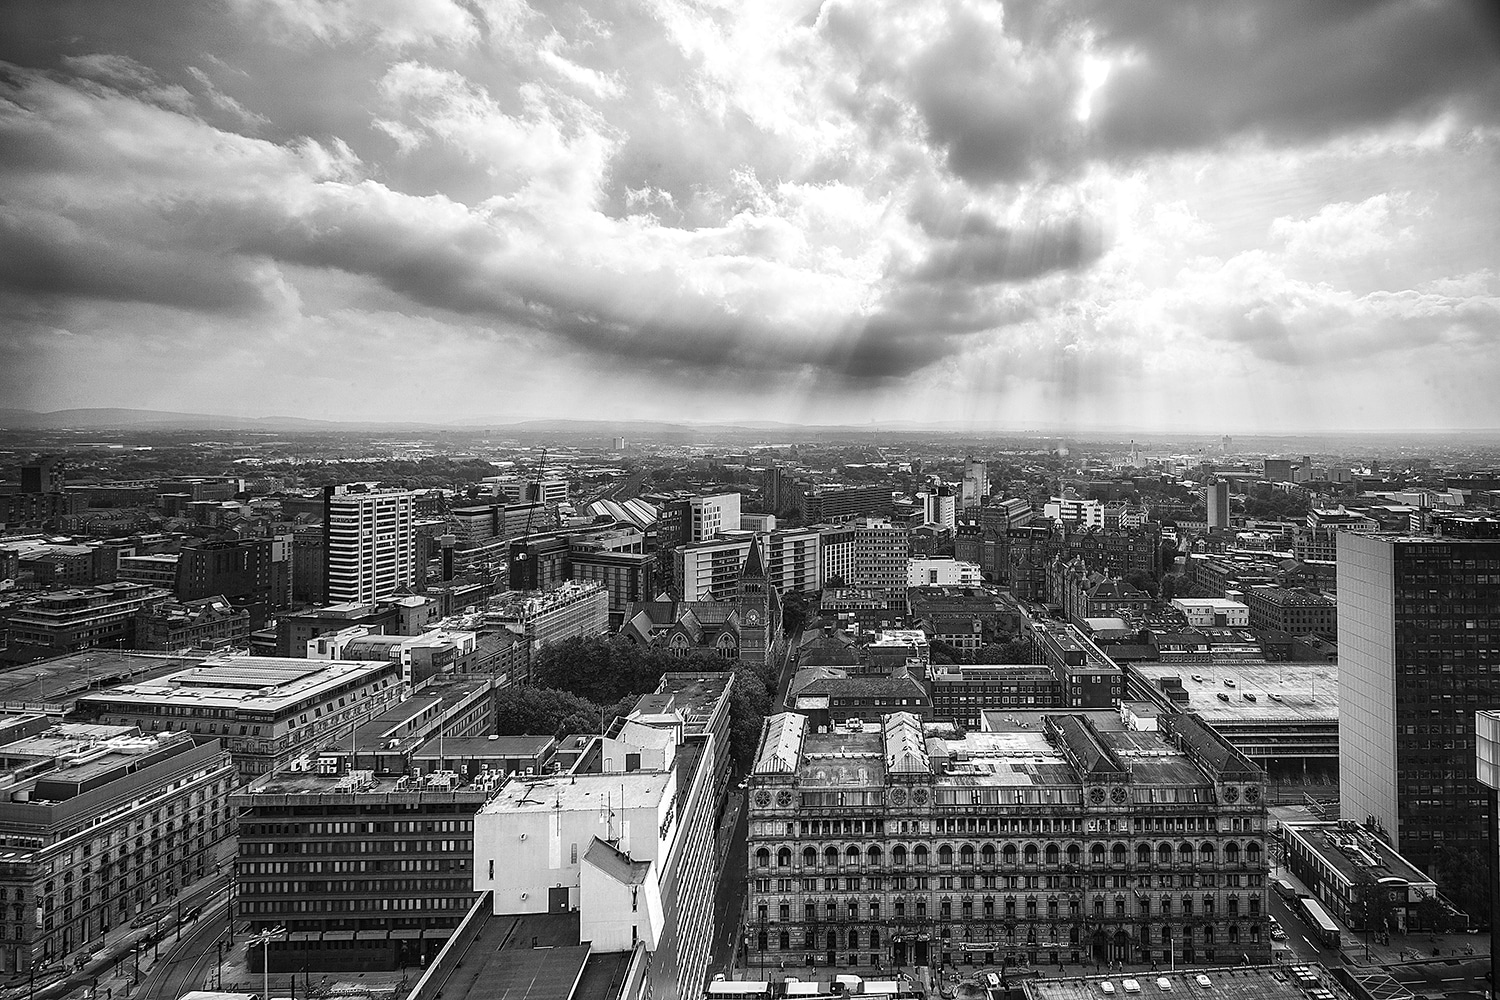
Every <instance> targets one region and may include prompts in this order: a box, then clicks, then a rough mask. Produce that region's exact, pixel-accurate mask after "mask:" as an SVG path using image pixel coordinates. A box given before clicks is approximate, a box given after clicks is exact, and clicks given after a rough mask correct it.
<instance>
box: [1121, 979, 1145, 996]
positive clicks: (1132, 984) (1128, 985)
mask: <svg viewBox="0 0 1500 1000" xmlns="http://www.w3.org/2000/svg"><path fill="white" fill-rule="evenodd" d="M1120 985H1121V986H1123V987H1125V992H1126V993H1139V992H1140V991H1141V984H1140V983H1138V982H1136V981H1135V980H1134V979H1127V980H1125V981H1124V982H1123V983H1121V984H1120Z"/></svg>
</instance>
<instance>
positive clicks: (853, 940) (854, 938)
mask: <svg viewBox="0 0 1500 1000" xmlns="http://www.w3.org/2000/svg"><path fill="white" fill-rule="evenodd" d="M849 947H851V948H858V947H859V931H857V930H852V929H851V930H850V931H849Z"/></svg>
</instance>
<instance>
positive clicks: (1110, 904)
mask: <svg viewBox="0 0 1500 1000" xmlns="http://www.w3.org/2000/svg"><path fill="white" fill-rule="evenodd" d="M1009 722H1010V726H1009V727H1008V728H1007V729H1005V730H1003V731H998V732H984V733H970V734H968V735H967V736H964V737H962V738H954V737H952V736H951V735H950V736H931V735H928V734H927V732H925V731H924V729H923V727H922V725H921V724H920V722H919V721H918V719H917V718H916V717H915V716H914V715H911V714H909V713H898V714H893V715H888V716H886V717H885V718H884V720H883V721H882V723H881V725H880V726H879V727H877V728H874V729H871V728H869V727H866V728H865V729H863V730H862V731H860V732H839V731H834V732H828V733H816V732H812V731H811V727H810V726H809V725H808V724H807V721H806V719H805V718H804V717H802V716H800V715H796V714H792V713H785V714H781V715H777V716H773V717H771V718H770V719H768V720H767V722H766V725H765V729H764V730H763V732H762V737H761V743H760V748H759V752H758V755H757V759H756V763H755V767H754V770H753V772H752V774H751V779H750V799H749V807H750V826H749V843H748V851H749V876H748V878H749V880H750V886H749V894H748V895H749V914H748V919H749V927H748V932H749V941H750V949H751V955H752V960H755V958H756V957H757V956H759V958H761V959H763V960H765V961H767V962H776V961H791V962H793V963H794V964H797V965H806V964H809V963H811V964H815V965H820V966H854V967H871V966H877V965H885V966H889V965H895V966H903V965H928V964H932V965H936V964H938V963H942V964H956V963H964V962H981V963H983V964H999V963H1001V962H1005V963H1008V964H1012V965H1014V964H1017V963H1019V962H1020V961H1022V960H1023V959H1024V960H1025V961H1027V962H1030V963H1032V964H1034V965H1035V964H1040V963H1043V962H1050V963H1056V962H1058V961H1060V960H1066V961H1071V962H1075V963H1076V962H1079V961H1081V960H1083V959H1085V958H1089V959H1093V960H1097V961H1116V960H1121V961H1128V962H1152V961H1155V962H1160V963H1162V964H1163V965H1166V964H1168V963H1170V962H1179V963H1188V964H1192V963H1213V962H1222V961H1225V960H1244V959H1247V958H1248V960H1249V961H1252V962H1256V961H1262V962H1263V961H1266V960H1267V959H1268V958H1269V956H1270V941H1269V937H1268V935H1267V929H1266V927H1265V923H1264V921H1265V906H1264V895H1265V882H1266V872H1267V851H1266V837H1267V832H1266V808H1265V804H1264V802H1263V801H1262V798H1261V792H1262V787H1263V784H1264V775H1263V773H1262V772H1261V770H1260V769H1259V768H1257V767H1256V766H1255V765H1254V764H1252V763H1251V762H1250V761H1249V760H1248V759H1246V758H1245V757H1244V755H1242V754H1241V753H1239V752H1238V751H1237V750H1235V749H1234V748H1233V747H1232V746H1230V745H1229V744H1228V743H1226V742H1225V741H1224V740H1223V739H1222V738H1220V737H1219V736H1218V735H1217V734H1215V733H1214V732H1213V731H1212V730H1211V729H1209V728H1208V727H1207V726H1205V725H1204V724H1203V723H1202V722H1201V721H1200V720H1198V718H1197V717H1196V716H1191V715H1178V716H1163V717H1162V718H1161V719H1160V720H1159V726H1160V728H1159V730H1158V731H1149V730H1142V729H1137V728H1134V726H1127V725H1126V724H1125V723H1124V722H1123V721H1122V718H1121V716H1120V715H1119V714H1117V713H1116V712H1112V711H1107V710H1100V711H1072V712H1042V713H1017V714H1015V715H1013V716H1010V717H1009ZM1142 725H1149V724H1147V723H1143V724H1142Z"/></svg>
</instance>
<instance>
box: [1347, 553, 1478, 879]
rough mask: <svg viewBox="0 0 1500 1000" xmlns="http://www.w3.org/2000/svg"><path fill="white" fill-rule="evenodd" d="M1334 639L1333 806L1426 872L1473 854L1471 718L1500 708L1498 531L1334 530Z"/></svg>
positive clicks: (1475, 803) (1475, 822) (1475, 837)
mask: <svg viewBox="0 0 1500 1000" xmlns="http://www.w3.org/2000/svg"><path fill="white" fill-rule="evenodd" d="M1338 635H1339V773H1340V789H1339V798H1340V808H1341V814H1342V815H1343V817H1344V818H1345V819H1349V820H1354V821H1355V822H1358V823H1364V822H1366V820H1367V819H1369V818H1371V817H1373V818H1374V819H1375V820H1376V822H1378V823H1379V824H1380V825H1381V826H1382V827H1384V829H1385V831H1386V833H1387V834H1388V835H1389V837H1390V839H1391V843H1392V844H1393V845H1394V846H1395V847H1396V848H1397V849H1399V850H1400V851H1401V853H1402V854H1403V855H1405V856H1406V857H1408V858H1410V859H1411V860H1412V861H1413V862H1415V863H1416V864H1418V865H1421V866H1422V867H1424V868H1427V869H1428V870H1429V871H1433V874H1440V872H1439V871H1434V870H1433V869H1434V865H1437V864H1439V863H1440V862H1442V861H1443V860H1444V859H1443V855H1444V853H1445V849H1451V850H1452V851H1456V852H1459V853H1460V854H1464V855H1466V854H1468V852H1478V853H1480V854H1481V855H1482V853H1483V851H1484V850H1485V841H1486V838H1485V829H1484V824H1483V823H1481V822H1479V821H1478V817H1479V816H1482V815H1483V814H1484V812H1485V805H1486V801H1487V796H1486V794H1485V789H1484V788H1483V787H1482V786H1481V784H1480V783H1479V781H1478V780H1477V779H1476V777H1475V774H1474V764H1473V761H1474V750H1475V732H1474V725H1475V723H1474V717H1475V713H1476V712H1478V711H1482V710H1485V709H1492V708H1500V539H1459V538H1444V537H1428V536H1396V535H1372V534H1361V533H1356V532H1340V533H1339V534H1338ZM1448 858H1449V861H1450V865H1451V862H1452V859H1453V855H1452V854H1449V856H1448Z"/></svg>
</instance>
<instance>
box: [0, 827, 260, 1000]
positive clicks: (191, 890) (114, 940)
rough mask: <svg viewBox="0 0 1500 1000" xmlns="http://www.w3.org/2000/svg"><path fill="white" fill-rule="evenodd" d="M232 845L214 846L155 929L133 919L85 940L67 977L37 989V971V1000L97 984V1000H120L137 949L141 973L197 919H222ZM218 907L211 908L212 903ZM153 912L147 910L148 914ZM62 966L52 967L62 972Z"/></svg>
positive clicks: (21, 982)
mask: <svg viewBox="0 0 1500 1000" xmlns="http://www.w3.org/2000/svg"><path fill="white" fill-rule="evenodd" d="M233 850H234V843H233V840H232V838H225V840H224V841H221V842H220V844H219V845H218V847H217V855H216V857H217V861H216V863H215V864H214V865H213V866H212V867H211V869H210V872H209V874H208V875H207V876H205V877H204V878H201V879H199V880H198V881H196V882H190V883H188V884H187V885H186V886H184V887H183V888H182V890H181V891H180V892H179V893H178V894H177V896H176V898H175V899H174V900H173V901H172V902H171V903H164V904H161V905H160V906H158V907H156V908H155V911H157V912H159V913H160V914H161V917H160V920H159V921H158V922H157V924H156V926H155V929H154V931H153V927H152V925H151V924H146V925H145V926H142V927H132V926H130V924H131V922H132V921H133V920H134V919H135V918H134V917H132V918H130V920H127V921H126V922H125V923H123V924H121V925H120V926H118V927H114V928H111V929H110V931H109V932H108V933H107V934H105V935H104V936H103V937H102V938H98V939H96V940H94V941H92V942H90V943H89V944H90V947H91V950H90V951H88V952H84V951H83V950H82V949H78V950H76V951H75V952H74V953H73V954H72V955H70V956H67V960H68V964H67V966H66V970H67V975H66V976H64V977H63V978H60V979H54V980H52V981H50V982H47V983H46V985H45V986H44V985H42V977H43V975H44V973H41V972H38V984H37V989H36V1000H48V998H50V997H59V996H70V997H71V996H87V995H88V992H89V990H90V988H91V987H92V986H93V984H95V983H97V984H98V985H97V990H96V993H95V995H96V998H97V1000H117V998H120V997H123V996H124V995H125V994H126V993H127V991H128V990H129V988H130V986H131V985H133V983H134V982H135V978H136V976H135V971H136V957H135V955H136V949H137V946H139V948H140V971H141V973H142V974H143V975H144V973H145V972H146V971H147V970H148V969H149V968H150V967H151V965H152V964H153V963H154V962H155V961H156V957H157V955H158V954H160V953H162V952H165V951H169V950H170V948H171V946H172V945H174V944H176V943H177V941H178V939H179V938H180V936H181V935H182V933H184V932H187V931H191V930H192V929H193V928H194V927H196V926H197V925H198V924H199V922H200V921H201V920H205V919H209V918H210V917H213V918H216V919H223V916H224V914H223V905H222V894H223V892H224V890H225V889H226V888H227V886H228V877H227V863H226V860H225V859H226V858H232V857H233ZM216 903H217V904H218V905H217V906H215V905H214V904H216ZM179 904H180V906H181V911H182V912H183V913H184V914H185V913H187V912H188V911H191V910H193V909H196V908H199V907H201V908H202V909H201V912H200V914H199V916H198V917H197V918H196V919H194V920H184V922H183V925H182V926H181V927H178V926H177V914H178V912H179V909H178V907H179ZM148 912H152V911H148ZM153 933H159V934H160V937H159V938H153V937H152V935H153ZM80 958H84V959H85V961H84V962H83V965H82V968H75V967H74V963H76V962H78V960H79V959H80ZM62 967H63V966H62V965H61V964H56V965H54V968H62ZM28 984H29V977H27V976H24V975H12V976H11V977H9V979H8V980H6V981H5V983H4V984H3V986H4V987H6V988H12V987H18V986H19V987H23V988H24V987H27V986H28Z"/></svg>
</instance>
